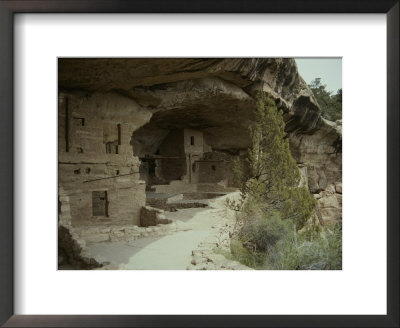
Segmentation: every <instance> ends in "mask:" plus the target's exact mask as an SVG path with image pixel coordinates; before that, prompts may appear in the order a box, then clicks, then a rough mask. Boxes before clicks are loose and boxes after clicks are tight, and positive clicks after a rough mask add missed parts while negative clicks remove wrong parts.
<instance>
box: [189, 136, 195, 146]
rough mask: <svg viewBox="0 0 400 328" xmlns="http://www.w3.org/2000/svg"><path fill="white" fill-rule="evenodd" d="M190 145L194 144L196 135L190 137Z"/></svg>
mask: <svg viewBox="0 0 400 328" xmlns="http://www.w3.org/2000/svg"><path fill="white" fill-rule="evenodd" d="M190 145H192V146H194V136H191V137H190Z"/></svg>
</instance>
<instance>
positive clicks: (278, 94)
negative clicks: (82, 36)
mask: <svg viewBox="0 0 400 328" xmlns="http://www.w3.org/2000/svg"><path fill="white" fill-rule="evenodd" d="M58 69H59V76H58V78H59V88H60V89H66V90H69V89H74V90H83V91H86V92H118V93H120V94H122V95H124V96H126V97H129V98H131V99H133V100H135V101H136V102H137V103H138V104H139V105H140V106H142V107H143V108H145V109H147V110H149V111H151V112H152V113H153V117H152V120H151V122H150V124H152V125H154V126H156V127H157V128H162V129H172V128H181V127H193V128H199V129H206V128H212V127H221V126H225V127H229V128H230V129H234V127H237V126H240V127H244V126H247V125H248V121H249V120H250V119H251V112H252V108H254V105H255V103H254V95H255V91H256V90H259V89H262V90H264V91H266V92H268V93H269V94H270V95H271V96H272V97H274V98H275V99H276V101H277V102H278V103H279V104H280V106H282V107H281V108H283V109H284V110H286V111H289V112H290V110H291V109H292V107H293V108H295V106H293V105H294V104H296V101H297V99H298V98H297V96H296V93H294V92H293V90H301V92H302V93H303V96H302V97H303V99H304V101H303V102H302V106H301V108H299V106H297V107H296V111H293V112H292V114H293V115H295V116H296V119H295V120H292V122H294V124H292V127H291V130H296V129H299V130H302V131H306V130H308V131H310V130H312V129H314V128H315V127H318V126H319V124H320V118H319V108H318V105H316V103H315V100H313V96H312V92H311V91H310V90H309V89H308V87H307V85H306V84H305V82H304V81H303V79H302V78H301V77H300V76H299V74H298V72H297V67H296V64H295V62H294V60H293V59H283V58H275V59H274V58H226V59H223V58H207V59H201V58H97V59H96V58H81V59H80V58H61V59H59V66H58ZM293 115H292V116H293Z"/></svg>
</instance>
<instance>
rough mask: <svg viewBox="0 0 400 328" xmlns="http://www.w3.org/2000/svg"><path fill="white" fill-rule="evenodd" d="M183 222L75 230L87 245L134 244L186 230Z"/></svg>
mask: <svg viewBox="0 0 400 328" xmlns="http://www.w3.org/2000/svg"><path fill="white" fill-rule="evenodd" d="M184 229H185V226H184V223H183V222H180V221H174V222H172V223H170V224H158V225H156V226H150V227H138V226H133V225H129V226H106V227H105V226H97V227H94V226H90V227H77V228H74V233H76V235H77V238H79V239H82V240H84V241H85V242H86V244H88V245H90V244H97V243H106V242H127V243H129V242H133V241H135V240H137V239H139V238H145V237H155V236H164V235H167V234H169V233H171V232H176V231H181V230H184Z"/></svg>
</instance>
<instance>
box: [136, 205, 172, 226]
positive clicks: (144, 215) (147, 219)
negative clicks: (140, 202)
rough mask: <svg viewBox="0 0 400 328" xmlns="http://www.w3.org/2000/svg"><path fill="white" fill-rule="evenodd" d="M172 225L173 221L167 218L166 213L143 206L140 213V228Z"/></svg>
mask: <svg viewBox="0 0 400 328" xmlns="http://www.w3.org/2000/svg"><path fill="white" fill-rule="evenodd" d="M168 223H172V221H171V220H168V219H166V218H165V215H164V211H163V210H161V209H158V208H154V207H151V206H143V207H142V209H141V211H140V226H141V227H149V226H156V225H158V224H168Z"/></svg>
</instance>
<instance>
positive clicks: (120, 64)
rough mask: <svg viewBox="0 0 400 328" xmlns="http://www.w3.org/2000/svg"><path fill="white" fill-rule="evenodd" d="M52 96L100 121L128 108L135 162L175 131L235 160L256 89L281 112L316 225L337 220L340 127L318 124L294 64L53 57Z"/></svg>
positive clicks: (255, 60) (257, 60)
mask: <svg viewBox="0 0 400 328" xmlns="http://www.w3.org/2000/svg"><path fill="white" fill-rule="evenodd" d="M59 90H60V92H62V93H63V94H67V95H70V96H72V97H74V98H75V99H77V101H78V102H79V99H81V102H82V103H85V104H90V107H91V109H90V111H96V110H98V111H99V113H100V112H102V114H101V115H108V116H112V115H113V112H114V111H118V109H116V106H115V103H121V102H122V103H124V104H125V105H126V104H128V105H129V104H131V105H130V106H128V107H129V111H127V112H126V114H123V113H118V115H120V116H121V115H125V116H126V115H128V114H129V115H128V116H129V118H128V120H129V124H130V126H131V127H132V128H133V134H132V137H131V142H130V143H131V146H132V149H133V155H134V156H137V157H144V156H145V155H148V154H156V153H157V151H158V149H159V147H160V145H162V142H163V140H165V138H166V136H167V135H168V133H169V132H170V131H172V130H176V129H193V130H196V131H201V132H202V134H203V136H204V143H205V144H206V145H207V147H209V149H210V151H212V152H214V155H212V156H214V157H215V156H217V155H218V154H225V155H232V156H236V155H239V154H243V152H244V151H245V150H246V149H247V148H248V147H249V146H250V138H249V133H248V126H249V124H250V123H251V121H252V120H253V119H254V116H253V109H254V107H255V95H256V92H257V91H258V90H264V91H265V92H267V93H268V94H269V95H270V96H271V97H272V98H274V99H275V102H276V104H277V106H278V107H279V108H281V109H283V111H284V113H285V114H284V118H285V121H286V129H287V132H288V134H289V138H290V144H291V150H292V153H293V156H294V157H295V159H296V160H297V162H298V163H299V165H300V166H301V167H302V168H303V169H302V172H303V174H305V175H306V177H307V181H308V187H309V189H310V191H311V192H312V193H314V194H316V198H318V199H319V204H320V209H321V210H320V221H321V222H328V221H332V220H337V219H340V218H341V204H340V203H341V170H342V169H341V166H342V165H341V164H342V163H341V158H342V156H341V125H340V124H337V123H332V122H328V121H326V120H324V119H322V118H321V116H320V109H319V106H318V104H317V102H316V100H315V99H314V97H313V95H312V92H311V90H310V89H309V88H308V87H307V85H306V83H305V82H304V80H303V79H302V78H301V77H300V75H299V74H298V71H297V66H296V63H295V61H294V59H284V58H279V59H273V58H272V59H271V58H228V59H222V58H215V59H200V58H192V59H183V58H167V59H160V58H156V59H151V58H147V59H135V58H131V59H60V60H59ZM125 105H124V106H125ZM125 107H126V106H125ZM128 112H129V113H128ZM99 115H100V114H99ZM216 152H217V153H218V154H217V155H216ZM210 156H211V155H210ZM218 156H219V155H218ZM339 185H340V187H339ZM336 186H337V187H336ZM339 191H340V194H338V192H339ZM332 197H334V198H335V200H332V199H333V198H332ZM327 198H329V201H326V199H327Z"/></svg>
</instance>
